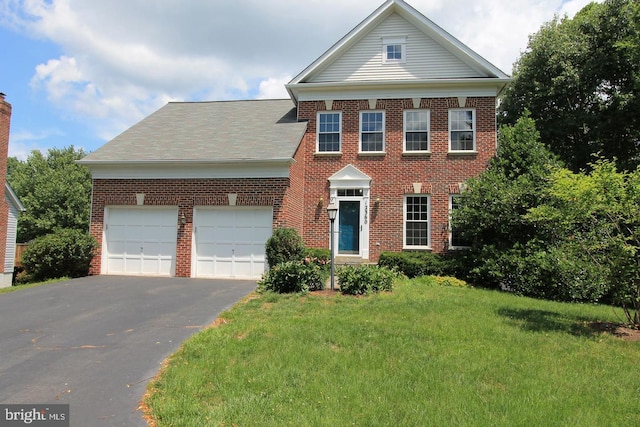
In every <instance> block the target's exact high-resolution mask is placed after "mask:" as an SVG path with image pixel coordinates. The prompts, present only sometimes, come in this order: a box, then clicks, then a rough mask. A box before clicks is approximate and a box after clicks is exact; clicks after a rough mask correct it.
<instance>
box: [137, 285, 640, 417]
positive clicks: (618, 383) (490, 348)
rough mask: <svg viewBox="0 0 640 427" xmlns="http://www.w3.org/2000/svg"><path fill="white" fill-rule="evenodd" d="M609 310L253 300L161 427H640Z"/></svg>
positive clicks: (172, 374)
mask: <svg viewBox="0 0 640 427" xmlns="http://www.w3.org/2000/svg"><path fill="white" fill-rule="evenodd" d="M620 315H621V313H617V312H614V310H613V309H612V308H610V307H603V306H587V305H569V304H560V303H553V302H548V301H539V300H533V299H528V298H521V297H515V296H513V295H509V294H504V293H499V292H493V291H486V290H478V289H470V288H452V287H440V286H434V285H430V284H428V283H426V282H425V281H424V280H423V281H422V283H420V282H418V281H405V282H402V283H400V284H398V285H397V287H396V289H395V290H394V292H393V293H388V294H380V295H373V296H367V297H362V298H356V297H347V296H341V295H337V294H336V295H332V296H328V297H327V296H321V295H313V294H311V295H309V296H300V295H282V296H281V295H273V294H265V295H253V296H252V298H249V299H248V300H247V301H245V302H243V303H241V304H238V305H237V306H236V307H234V308H233V309H231V310H229V311H227V312H226V313H223V315H222V316H221V318H222V319H224V322H221V324H220V325H219V326H217V327H214V328H211V329H208V330H206V331H203V332H202V333H199V334H197V335H196V336H194V337H193V338H191V339H190V340H188V341H187V342H186V343H185V344H184V345H183V347H182V348H181V350H180V351H178V352H177V353H176V354H175V355H174V356H173V357H172V358H171V360H170V362H169V364H168V366H167V367H166V369H164V370H163V372H162V374H161V375H160V376H159V378H158V379H156V380H155V381H153V382H152V383H151V384H150V386H149V393H148V396H147V398H146V404H147V405H148V407H149V408H150V411H151V415H152V418H154V419H155V422H156V425H157V426H189V427H196V426H207V427H209V426H218V425H225V426H232V425H237V426H284V425H291V426H346V425H357V426H380V425H384V426H428V425H432V426H453V425H455V426H465V425H467V426H541V425H544V426H619V425H640V375H638V363H639V362H640V343H638V342H626V341H623V340H621V339H619V338H616V337H614V336H612V335H608V334H604V335H603V334H599V333H596V332H594V331H593V330H592V328H591V327H590V323H591V322H593V321H613V322H616V321H619V320H620V319H621V317H618V316H620Z"/></svg>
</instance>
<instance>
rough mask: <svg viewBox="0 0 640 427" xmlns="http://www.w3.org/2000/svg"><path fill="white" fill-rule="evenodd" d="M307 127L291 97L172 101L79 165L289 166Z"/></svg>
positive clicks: (81, 161)
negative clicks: (264, 163)
mask: <svg viewBox="0 0 640 427" xmlns="http://www.w3.org/2000/svg"><path fill="white" fill-rule="evenodd" d="M306 127H307V124H306V123H305V122H298V121H297V115H296V110H295V107H294V105H293V103H292V102H291V100H288V99H287V100H254V101H220V102H171V103H169V104H167V105H165V106H164V107H162V108H161V109H160V110H158V111H156V112H155V113H153V114H151V115H150V116H149V117H147V118H145V119H143V120H142V121H141V122H139V123H138V124H136V125H134V126H132V127H131V128H129V129H128V130H126V131H125V132H123V133H122V134H120V135H118V136H116V137H115V138H114V139H112V140H111V141H110V142H108V143H107V144H105V145H103V146H102V147H101V148H99V149H98V150H96V151H94V152H93V153H91V154H89V155H88V156H86V157H85V158H84V159H82V160H80V161H79V163H81V164H85V165H99V164H132V163H145V164H148V163H178V162H181V163H184V162H194V163H196V162H197V163H234V162H236V163H244V162H251V161H286V162H288V161H291V159H292V158H293V156H294V154H295V151H296V149H297V147H298V145H299V143H300V141H301V139H302V137H303V135H304V133H305V130H306Z"/></svg>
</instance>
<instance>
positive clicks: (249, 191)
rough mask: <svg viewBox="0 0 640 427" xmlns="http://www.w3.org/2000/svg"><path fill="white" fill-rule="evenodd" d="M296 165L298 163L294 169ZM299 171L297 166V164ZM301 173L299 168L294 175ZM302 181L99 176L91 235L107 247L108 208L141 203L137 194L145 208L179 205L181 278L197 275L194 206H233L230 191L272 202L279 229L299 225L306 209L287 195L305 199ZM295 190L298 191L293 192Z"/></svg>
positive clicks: (251, 202)
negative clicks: (183, 221)
mask: <svg viewBox="0 0 640 427" xmlns="http://www.w3.org/2000/svg"><path fill="white" fill-rule="evenodd" d="M292 168H293V167H292ZM294 169H295V168H294ZM295 173H298V174H299V173H300V172H296V171H293V172H292V175H295ZM300 188H301V184H295V185H289V179H288V178H271V179H95V180H94V182H93V203H92V208H91V209H92V212H91V234H92V235H93V236H94V237H95V238H96V239H97V240H98V244H99V247H102V238H103V228H104V213H105V208H106V207H108V206H136V205H137V200H136V194H144V195H145V196H144V205H145V206H177V207H178V217H177V218H176V222H178V218H181V217H182V215H184V217H185V219H186V224H184V225H183V226H181V227H179V229H178V236H177V237H178V239H177V248H176V271H175V275H176V276H178V277H190V276H191V243H192V242H191V241H192V230H193V228H192V226H193V209H194V207H196V206H228V205H229V197H228V195H229V194H237V202H236V205H237V206H272V207H273V217H274V227H279V226H292V227H297V228H298V229H299V230H300V231H302V230H301V229H300V228H299V227H300V224H301V223H302V219H301V217H300V210H299V209H298V208H296V207H295V203H290V204H289V205H290V206H286V207H285V206H284V205H283V201H284V200H285V199H289V200H294V201H295V200H296V199H297V198H299V197H300V195H299V194H296V192H300ZM290 193H293V194H290ZM101 258H102V254H101V253H98V254H97V255H96V257H95V258H94V259H93V263H92V265H91V270H90V274H100V271H101Z"/></svg>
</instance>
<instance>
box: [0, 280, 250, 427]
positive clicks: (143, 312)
mask: <svg viewBox="0 0 640 427" xmlns="http://www.w3.org/2000/svg"><path fill="white" fill-rule="evenodd" d="M255 286H256V283H255V282H253V281H232V280H228V281H227V280H201V279H182V278H143V277H114V276H97V277H87V278H83V279H74V280H70V281H66V282H60V283H55V284H50V285H45V286H40V287H36V288H31V289H23V290H20V291H18V292H12V293H8V294H2V295H0V403H3V404H5V403H20V404H39V403H45V404H54V403H68V404H69V405H70V412H71V414H70V425H71V426H75V427H87V426H91V427H94V426H96V427H99V426H128V427H131V426H146V423H145V422H144V420H143V419H142V413H141V412H140V411H139V410H137V406H138V403H139V401H140V399H141V397H142V395H143V394H144V392H145V388H146V385H147V383H148V382H149V380H150V379H151V378H152V377H153V376H154V375H156V374H157V372H158V370H159V368H160V366H161V363H162V361H163V360H164V359H165V358H166V357H167V356H169V355H170V354H171V353H173V352H174V351H175V350H176V349H177V348H178V347H179V346H180V344H181V343H182V341H184V340H185V339H186V338H187V337H189V336H190V335H192V334H194V333H196V332H198V331H199V330H201V329H202V328H204V327H206V326H207V325H209V324H210V323H211V322H213V320H215V318H216V317H217V316H218V314H219V313H220V312H221V311H224V310H225V309H227V308H229V307H231V306H232V305H233V304H234V303H236V302H237V301H239V300H240V299H241V298H242V297H243V296H245V295H247V294H249V293H250V292H251V291H252V290H253V289H255ZM211 350H212V351H215V349H211Z"/></svg>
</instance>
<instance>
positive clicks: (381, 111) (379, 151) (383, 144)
mask: <svg viewBox="0 0 640 427" xmlns="http://www.w3.org/2000/svg"><path fill="white" fill-rule="evenodd" d="M365 114H382V131H381V132H368V133H382V150H375V151H374V150H363V149H362V144H363V141H362V134H363V130H362V122H363V117H364V115H365ZM386 121H387V115H386V113H385V111H384V110H365V111H360V131H359V133H358V149H359V152H360V154H370V153H373V154H379V153H384V152H385V149H386V144H385V142H386V141H385V139H386V138H385V133H386V127H387V126H386Z"/></svg>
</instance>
